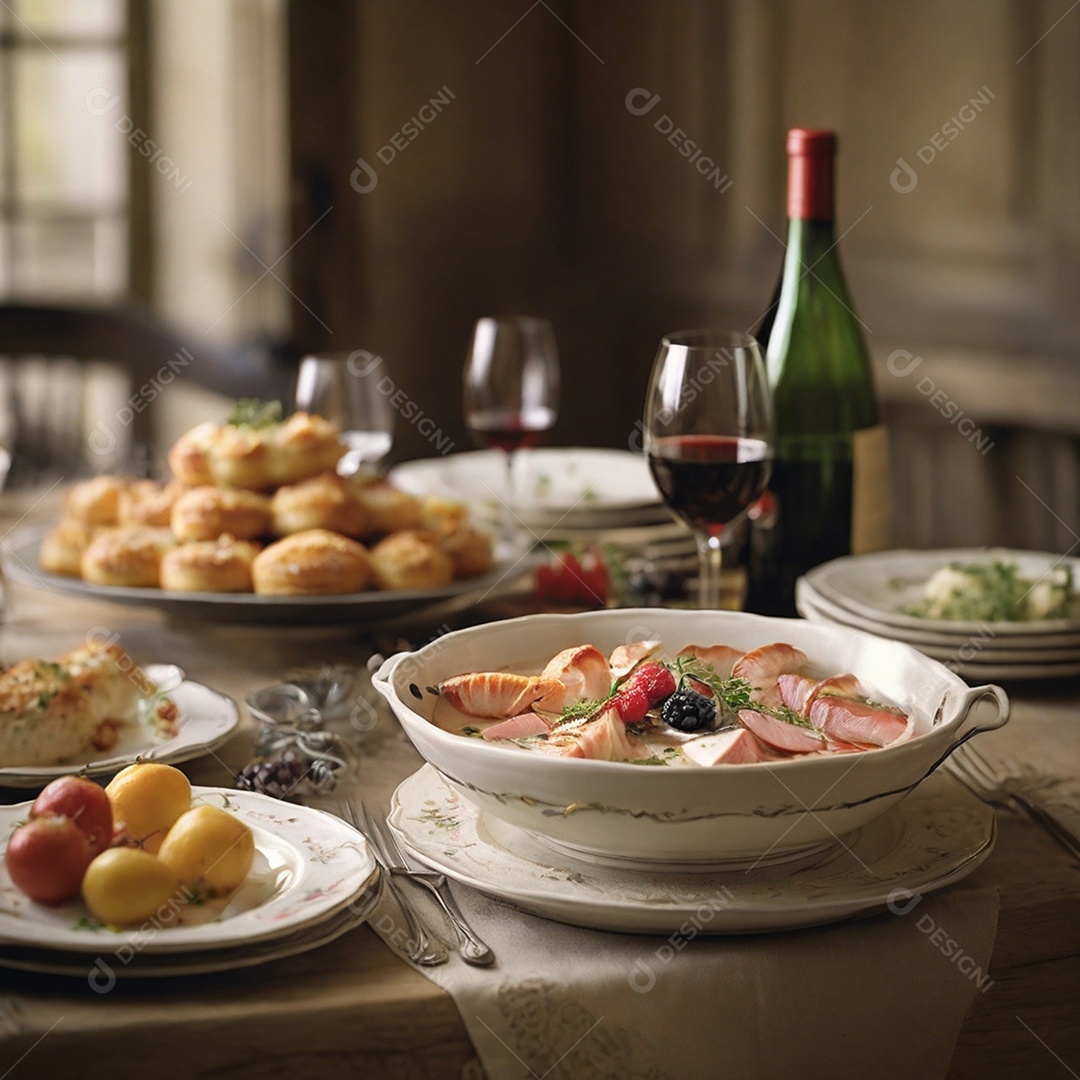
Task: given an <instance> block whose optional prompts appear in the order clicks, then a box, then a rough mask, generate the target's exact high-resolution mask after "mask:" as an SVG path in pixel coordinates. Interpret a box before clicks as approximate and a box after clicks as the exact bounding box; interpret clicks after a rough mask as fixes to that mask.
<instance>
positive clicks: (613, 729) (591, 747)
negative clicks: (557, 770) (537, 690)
mask: <svg viewBox="0 0 1080 1080" xmlns="http://www.w3.org/2000/svg"><path fill="white" fill-rule="evenodd" d="M528 745H529V747H530V749H534V750H543V751H546V752H547V753H550V754H558V755H559V756H560V757H572V758H589V759H590V760H592V761H633V760H634V759H635V758H639V757H644V756H646V750H645V747H644V746H643V745H642V744H641V742H640V741H639V740H638V739H635V738H634V737H633V736H632V735H630V734H629V733H628V732H627V730H626V725H625V724H624V723H623V722H622V720H621V718H620V717H619V713H618V710H617V709H615V708H614V707H610V708H607V709H605V710H604V711H603V712H602V713H600V715H599V716H596V717H593V719H592V720H589V721H588V722H586V723H585V724H582V725H581V726H580V727H578V728H575V729H574V730H573V731H567V732H562V733H559V734H556V735H552V736H551V738H549V739H538V740H537V741H536V742H535V743H529V744H528Z"/></svg>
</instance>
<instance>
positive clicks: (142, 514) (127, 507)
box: [118, 480, 185, 526]
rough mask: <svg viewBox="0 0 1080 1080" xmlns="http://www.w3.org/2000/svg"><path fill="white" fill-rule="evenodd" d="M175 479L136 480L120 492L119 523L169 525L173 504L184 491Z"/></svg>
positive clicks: (182, 486)
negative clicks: (165, 480)
mask: <svg viewBox="0 0 1080 1080" xmlns="http://www.w3.org/2000/svg"><path fill="white" fill-rule="evenodd" d="M184 490H185V489H184V485H183V484H180V483H178V482H177V481H175V480H170V481H169V483H167V484H165V483H162V482H161V481H160V480H135V481H133V482H132V483H131V484H129V485H128V486H127V487H126V488H125V489H124V490H123V491H121V492H120V505H119V512H118V523H119V524H120V525H160V526H167V525H168V524H169V519H170V516H171V514H172V508H173V504H174V503H175V502H176V500H177V499H178V498H179V497H180V495H181V494H182V493H183V491H184Z"/></svg>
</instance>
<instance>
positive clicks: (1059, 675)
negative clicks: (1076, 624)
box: [795, 586, 1080, 682]
mask: <svg viewBox="0 0 1080 1080" xmlns="http://www.w3.org/2000/svg"><path fill="white" fill-rule="evenodd" d="M795 604H796V607H797V608H798V611H799V614H800V615H802V616H803V618H805V619H807V620H808V621H809V622H816V623H828V624H831V625H833V626H848V627H851V628H852V629H856V630H866V631H868V632H869V633H872V634H877V635H878V637H883V638H888V639H896V640H899V639H898V638H896V634H895V633H894V630H895V628H894V627H890V626H887V625H884V624H873V623H869V622H868V621H867V620H864V619H860V618H858V616H853V615H851V614H850V613H848V612H844V611H843V609H840V611H839V612H838V611H837V609H836V608H835V607H829V606H827V605H824V604H821V603H819V602H818V600H817V599H816V598H814V597H813V595H812V594H810V593H808V592H806V591H803V592H802V593H801V594H799V592H798V586H796V601H795ZM980 641H981V639H978V638H976V637H975V636H968V637H965V638H958V639H957V640H956V641H955V642H954V643H953V644H952V645H951V646H944V647H943V646H938V645H931V644H927V643H924V642H918V641H911V640H910V639H909V641H908V643H909V644H910V645H911V646H912V648H915V649H918V650H919V651H920V652H921V653H925V654H926V655H927V656H930V657H932V658H933V659H935V660H940V661H941V662H942V663H944V664H946V666H948V667H950V668H952V670H954V671H956V672H957V673H958V674H960V675H963V677H964V678H965V679H967V680H968V681H969V682H982V681H984V680H988V681H991V682H992V681H995V680H998V679H1001V680H1026V679H1064V678H1071V677H1072V676H1074V675H1080V655H1078V654H1077V652H1076V651H1071V652H1070V651H1068V650H1067V651H1066V656H1065V658H1062V659H1054V660H1051V659H1048V656H1047V655H1046V654H1043V653H1042V652H1040V651H1039V650H1038V649H1035V648H1032V649H1027V650H1024V651H1023V652H1020V651H1019V650H1018V651H1017V654H1015V655H1011V656H1010V655H1009V654H1006V653H1005V652H1004V651H1003V650H1001V651H998V652H997V653H986V654H984V652H983V650H982V649H981V648H980ZM1070 656H1071V658H1069V657H1070Z"/></svg>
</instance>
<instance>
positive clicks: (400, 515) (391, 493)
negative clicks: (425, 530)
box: [357, 480, 424, 536]
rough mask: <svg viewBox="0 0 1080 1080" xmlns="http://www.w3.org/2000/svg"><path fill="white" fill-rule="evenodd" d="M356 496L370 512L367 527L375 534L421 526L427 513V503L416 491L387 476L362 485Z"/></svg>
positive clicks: (379, 534)
mask: <svg viewBox="0 0 1080 1080" xmlns="http://www.w3.org/2000/svg"><path fill="white" fill-rule="evenodd" d="M357 497H358V498H359V500H360V502H361V503H363V505H364V508H365V509H366V510H367V512H368V517H369V522H368V530H369V532H370V533H371V535H373V536H381V535H384V534H385V533H393V532H397V531H398V530H399V529H415V528H418V527H419V525H420V523H421V522H422V520H423V517H424V504H423V503H422V502H421V501H420V500H419V499H418V498H417V497H416V496H415V495H410V494H409V493H408V492H405V491H402V490H400V488H396V487H394V485H393V484H389V483H387V482H386V481H385V480H379V481H377V482H376V483H374V484H369V483H365V484H362V485H360V487H359V488H358V490H357Z"/></svg>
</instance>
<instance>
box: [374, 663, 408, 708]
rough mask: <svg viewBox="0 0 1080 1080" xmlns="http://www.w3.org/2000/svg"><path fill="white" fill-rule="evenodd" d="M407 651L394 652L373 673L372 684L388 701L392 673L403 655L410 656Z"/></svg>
mask: <svg viewBox="0 0 1080 1080" xmlns="http://www.w3.org/2000/svg"><path fill="white" fill-rule="evenodd" d="M408 655H409V653H407V652H399V653H394V655H393V656H388V657H387V658H386V659H385V660H384V661H383V662H382V663H381V664H380V665H379V667H378V669H377V670H376V671H374V672H372V674H371V685H372V686H373V687H375V689H376V690H378V692H379V693H380V694H382V696H383V697H384V698H386V699H387V700H388V701H389V700H390V693H391V691H390V675H391V674H392V673H393V670H394V668H396V667H397V666H398V664H399V663H400V662H401V660H402V658H403V657H406V656H408Z"/></svg>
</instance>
